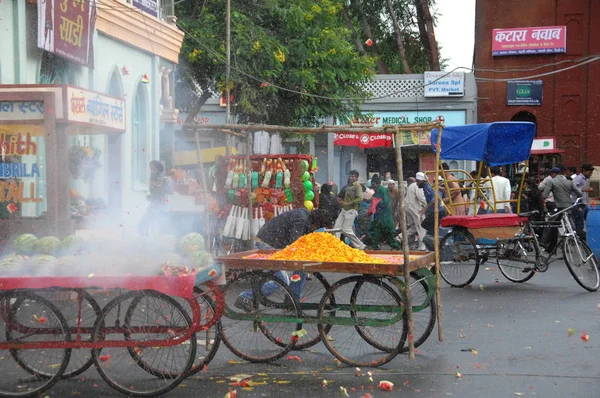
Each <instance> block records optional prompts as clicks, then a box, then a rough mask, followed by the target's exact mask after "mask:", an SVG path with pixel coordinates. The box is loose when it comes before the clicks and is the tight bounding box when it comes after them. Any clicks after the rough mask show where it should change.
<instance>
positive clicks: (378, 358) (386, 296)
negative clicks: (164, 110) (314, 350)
mask: <svg viewBox="0 0 600 398" xmlns="http://www.w3.org/2000/svg"><path fill="white" fill-rule="evenodd" d="M334 294H335V297H336V305H335V311H336V314H335V318H336V320H339V321H340V322H339V324H337V322H336V323H334V324H332V325H327V324H323V323H319V333H320V334H321V340H322V341H323V343H324V344H325V346H326V347H327V349H328V350H329V351H330V352H331V353H332V354H333V355H334V356H335V357H336V358H337V359H338V360H340V361H341V362H344V363H346V364H348V365H350V366H366V367H369V366H370V367H375V366H380V365H383V364H386V363H388V362H389V361H391V360H392V359H394V358H395V357H396V355H398V353H399V352H400V350H401V348H402V346H403V345H404V343H405V342H406V337H407V332H408V331H407V322H406V312H405V311H404V308H403V303H402V300H401V299H400V295H398V293H396V292H395V291H394V289H393V288H392V287H390V286H389V285H388V284H386V283H385V282H383V280H382V279H380V278H374V277H371V276H362V275H355V276H350V277H348V278H344V279H341V280H339V281H338V282H336V283H334V284H333V285H332V286H331V287H330V288H329V290H328V291H327V292H326V293H325V295H324V296H323V298H322V299H321V303H320V305H319V313H318V317H319V318H323V317H327V316H328V313H329V312H331V310H332V309H333V308H331V306H330V304H329V302H330V297H331V296H333V295H334ZM340 300H343V301H340ZM373 321H378V322H379V323H381V325H365V323H367V322H373ZM398 322H401V323H402V325H399V324H398ZM328 327H329V332H327V329H328ZM364 336H369V338H368V340H367V339H365V337H364ZM390 342H392V343H391V344H390ZM375 345H377V346H379V347H380V348H377V347H376V346H375Z"/></svg>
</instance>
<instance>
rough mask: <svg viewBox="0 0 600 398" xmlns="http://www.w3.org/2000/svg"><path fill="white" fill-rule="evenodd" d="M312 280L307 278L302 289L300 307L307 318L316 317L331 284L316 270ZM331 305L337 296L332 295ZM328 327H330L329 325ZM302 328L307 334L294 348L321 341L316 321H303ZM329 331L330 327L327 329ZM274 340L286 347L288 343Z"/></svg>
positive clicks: (333, 313) (331, 313)
mask: <svg viewBox="0 0 600 398" xmlns="http://www.w3.org/2000/svg"><path fill="white" fill-rule="evenodd" d="M312 276H313V279H312V280H306V284H305V285H304V288H303V289H302V298H301V299H300V309H301V312H302V318H303V319H306V318H307V317H312V318H316V317H317V312H318V310H319V303H320V302H321V298H322V297H323V295H324V294H325V292H326V291H327V289H329V287H330V285H329V282H327V279H325V277H324V276H323V275H322V274H320V273H319V272H315V273H313V274H312ZM329 304H330V305H332V306H333V305H335V297H333V296H330V303H329ZM327 316H335V310H331V311H330V312H328V314H327ZM326 327H330V326H329V325H327V326H326ZM302 329H304V330H305V331H306V334H305V335H303V336H302V337H301V338H300V339H299V340H298V342H297V343H296V345H294V347H293V348H292V350H304V349H307V348H310V347H312V346H314V345H315V344H318V343H319V342H320V341H321V335H320V334H319V328H318V327H317V324H316V323H303V324H302ZM327 331H329V329H328V330H327ZM274 342H275V343H276V344H278V345H280V346H281V347H284V346H285V345H286V343H283V342H279V341H277V340H274Z"/></svg>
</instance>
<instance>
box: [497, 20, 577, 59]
mask: <svg viewBox="0 0 600 398" xmlns="http://www.w3.org/2000/svg"><path fill="white" fill-rule="evenodd" d="M566 52H567V27H566V26H542V27H535V28H514V29H494V30H493V31H492V55H493V56H505V55H527V54H563V53H566Z"/></svg>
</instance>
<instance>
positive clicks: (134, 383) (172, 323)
mask: <svg viewBox="0 0 600 398" xmlns="http://www.w3.org/2000/svg"><path fill="white" fill-rule="evenodd" d="M191 327H192V320H191V319H190V316H189V315H188V313H187V311H185V310H184V309H183V307H182V306H181V305H180V304H179V303H178V302H177V301H176V300H175V299H173V298H171V297H169V296H167V295H165V294H162V293H160V292H157V291H153V290H144V291H134V292H129V293H126V294H123V295H120V296H118V297H116V298H115V299H113V300H112V301H111V302H109V303H108V304H107V305H106V307H105V308H104V309H103V310H102V313H101V315H100V316H99V317H98V319H97V320H96V324H95V325H94V331H93V333H92V341H93V342H96V343H99V345H100V346H102V342H103V341H117V342H122V341H126V342H130V341H139V342H147V341H152V340H158V341H168V340H171V339H177V338H179V337H180V336H181V335H184V334H186V333H188V332H189V330H190V328H191ZM154 329H161V330H165V329H166V330H165V331H164V332H163V331H158V330H154ZM196 345H197V341H196V334H195V333H193V334H192V335H191V336H190V338H189V339H188V340H186V341H184V342H182V343H181V344H176V345H172V346H164V345H161V344H160V343H157V345H156V346H149V347H102V348H97V349H94V350H92V357H93V360H94V365H95V366H96V369H97V370H98V373H100V376H102V378H103V379H104V380H105V381H106V383H107V384H108V385H110V386H111V387H112V388H114V389H115V390H117V391H119V392H121V393H124V394H126V395H128V396H132V397H150V396H156V395H160V394H164V393H166V392H168V391H170V390H172V389H173V388H175V387H176V386H177V385H178V384H179V383H181V381H182V380H183V379H184V378H185V377H186V376H187V374H188V372H189V370H190V368H191V366H192V364H193V363H194V359H195V358H196ZM132 351H133V353H134V354H132ZM149 364H150V365H149ZM124 370H126V371H124ZM149 375H152V376H153V377H149Z"/></svg>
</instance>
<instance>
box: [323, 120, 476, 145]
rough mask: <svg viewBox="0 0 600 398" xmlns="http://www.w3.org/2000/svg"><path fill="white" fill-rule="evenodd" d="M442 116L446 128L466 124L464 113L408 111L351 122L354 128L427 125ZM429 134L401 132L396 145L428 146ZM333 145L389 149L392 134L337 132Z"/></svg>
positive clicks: (391, 142)
mask: <svg viewBox="0 0 600 398" xmlns="http://www.w3.org/2000/svg"><path fill="white" fill-rule="evenodd" d="M440 116H442V117H443V118H444V120H445V124H446V126H462V125H464V124H465V123H466V112H465V111H409V112H374V113H370V114H369V117H368V118H366V119H364V120H361V121H358V120H353V121H352V124H353V125H355V126H360V125H361V124H364V125H372V126H375V127H381V126H383V125H389V124H398V125H402V124H413V123H428V122H433V121H435V120H437V118H438V117H440ZM430 141H431V138H430V132H428V131H423V132H413V131H402V142H399V143H397V145H429V144H430ZM333 143H334V145H339V146H358V147H360V148H376V147H386V148H389V147H391V146H392V144H393V139H392V134H361V133H346V132H339V133H336V134H335V137H334V139H333Z"/></svg>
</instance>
